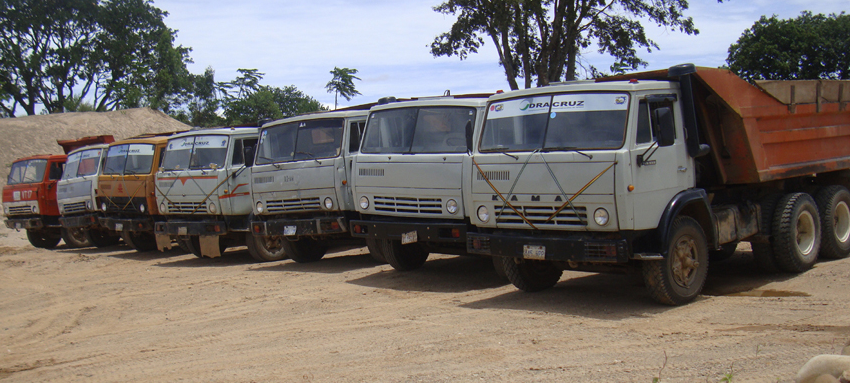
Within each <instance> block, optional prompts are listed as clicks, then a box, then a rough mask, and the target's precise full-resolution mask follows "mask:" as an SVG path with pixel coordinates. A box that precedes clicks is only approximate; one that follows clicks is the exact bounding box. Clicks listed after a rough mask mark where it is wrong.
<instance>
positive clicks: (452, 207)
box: [446, 199, 460, 215]
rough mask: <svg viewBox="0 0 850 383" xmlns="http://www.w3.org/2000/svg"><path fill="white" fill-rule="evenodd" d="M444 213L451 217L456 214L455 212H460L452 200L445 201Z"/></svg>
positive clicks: (455, 202)
mask: <svg viewBox="0 0 850 383" xmlns="http://www.w3.org/2000/svg"><path fill="white" fill-rule="evenodd" d="M446 211H447V212H449V214H452V215H454V214H457V212H459V211H460V207H458V204H457V201H455V200H454V199H450V200H448V201H446Z"/></svg>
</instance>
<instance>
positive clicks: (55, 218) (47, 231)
mask: <svg viewBox="0 0 850 383" xmlns="http://www.w3.org/2000/svg"><path fill="white" fill-rule="evenodd" d="M100 137H102V136H97V137H84V138H80V139H77V140H65V141H58V142H59V144H60V145H61V146H62V148H63V149H64V151H65V153H68V152H70V151H72V150H74V149H77V148H80V147H82V146H85V145H90V144H92V143H96V142H99V141H98V140H100ZM109 137H111V136H109ZM66 160H67V156H66V155H65V154H39V155H34V156H30V157H24V158H20V159H17V160H15V162H13V163H12V169H11V171H10V172H9V176H8V178H7V179H6V186H4V187H3V212H4V213H5V214H6V227H8V228H10V229H16V230H20V229H25V230H26V231H27V239H29V241H30V243H31V244H32V245H33V246H35V247H39V248H44V249H52V248H54V247H56V245H58V244H59V240H60V239H63V238H64V239H65V243H66V244H68V245H69V246H74V247H80V246H88V244H87V242H85V241H83V242H79V241H76V240H72V238H70V237H69V235H70V234H69V232H68V231H66V230H64V229H63V228H62V226H61V224H60V223H59V217H60V214H59V206H58V204H57V201H56V199H57V196H56V190H57V189H58V188H57V182H58V181H59V179H60V178H61V177H62V172H63V170H64V168H65V161H66Z"/></svg>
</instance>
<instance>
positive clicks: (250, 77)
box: [208, 69, 324, 125]
mask: <svg viewBox="0 0 850 383" xmlns="http://www.w3.org/2000/svg"><path fill="white" fill-rule="evenodd" d="M208 71H211V69H208ZM237 72H238V73H239V75H238V76H236V79H234V80H233V81H226V82H219V83H217V84H216V89H217V91H218V92H219V93H220V95H221V96H220V98H221V106H222V108H223V114H224V117H225V121H224V122H225V123H226V124H227V125H242V124H255V123H259V122H261V121H264V120H277V119H281V118H284V117H292V116H296V115H299V114H304V113H309V112H315V111H319V110H324V107H323V106H322V104H321V103H320V102H319V101H317V100H315V99H313V98H312V97H310V96H307V95H306V94H304V93H303V92H301V91H300V90H298V89H297V88H296V87H295V86H287V87H284V88H277V87H273V86H267V85H261V84H260V82H261V81H262V80H263V76H265V73H261V72H259V71H258V70H257V69H238V70H237Z"/></svg>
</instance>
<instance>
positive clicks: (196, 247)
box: [184, 235, 227, 258]
mask: <svg viewBox="0 0 850 383" xmlns="http://www.w3.org/2000/svg"><path fill="white" fill-rule="evenodd" d="M216 237H218V253H219V254H221V255H224V251H225V250H227V246H225V244H224V241H222V240H221V236H216ZM184 243H185V244H186V247H187V248H189V252H190V253H192V254H194V255H195V256H196V257H198V258H203V257H204V255H203V254H201V238H200V237H198V236H197V235H193V236H190V237H189V239H188V240H186V241H185V242H184Z"/></svg>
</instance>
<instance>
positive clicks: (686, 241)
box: [672, 236, 699, 288]
mask: <svg viewBox="0 0 850 383" xmlns="http://www.w3.org/2000/svg"><path fill="white" fill-rule="evenodd" d="M672 256H673V259H672V261H673V280H674V281H675V282H676V284H677V285H679V286H681V287H684V288H688V287H689V286H690V285H691V284H692V283H693V282H694V279H696V274H697V268H698V267H699V259H698V258H697V246H696V242H694V239H693V238H691V237H689V236H684V237H682V238H680V239H679V241H678V242H676V246H675V247H674V248H673V254H672Z"/></svg>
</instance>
